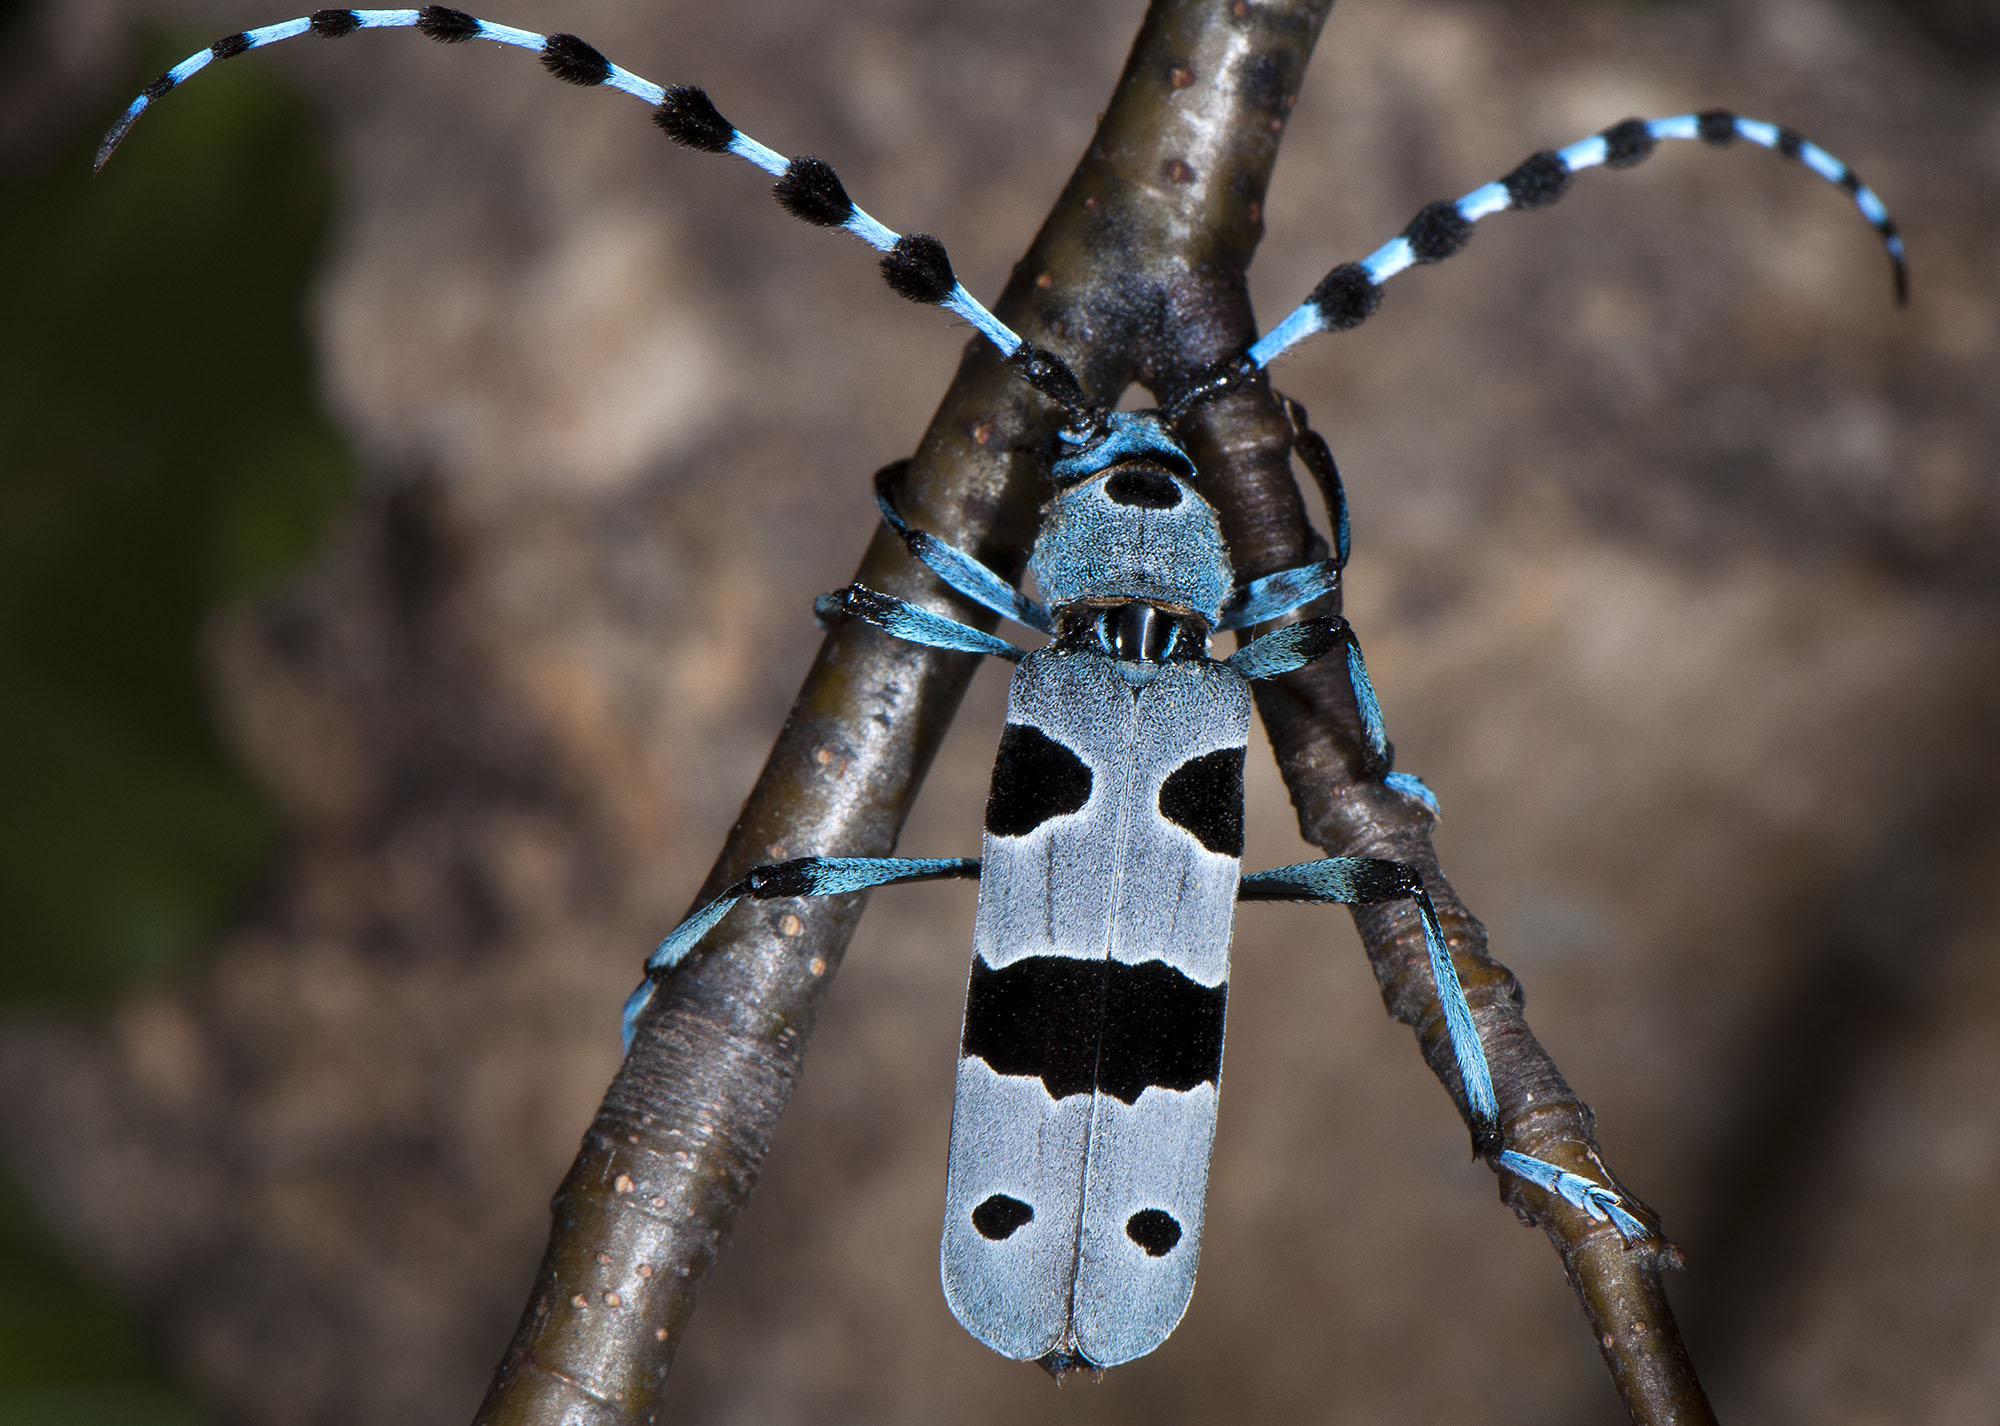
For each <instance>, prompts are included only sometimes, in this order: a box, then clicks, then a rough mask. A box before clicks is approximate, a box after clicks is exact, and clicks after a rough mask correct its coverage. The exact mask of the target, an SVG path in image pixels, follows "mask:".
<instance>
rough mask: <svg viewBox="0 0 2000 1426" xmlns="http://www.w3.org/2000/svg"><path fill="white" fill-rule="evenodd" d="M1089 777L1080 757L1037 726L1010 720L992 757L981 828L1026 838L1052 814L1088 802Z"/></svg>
mask: <svg viewBox="0 0 2000 1426" xmlns="http://www.w3.org/2000/svg"><path fill="white" fill-rule="evenodd" d="M1090 782H1091V778H1090V768H1089V767H1088V766H1087V765H1086V764H1085V763H1084V761H1083V759H1082V758H1080V757H1078V756H1077V755H1076V754H1075V753H1073V752H1071V751H1070V750H1069V749H1068V748H1066V747H1064V746H1063V745H1062V744H1061V743H1058V742H1057V741H1056V740H1055V739H1054V738H1051V737H1050V736H1049V735H1048V734H1047V733H1044V732H1043V731H1042V730H1041V729H1040V728H1037V727H1034V726H1032V725H1031V724H1027V723H1009V724H1008V725H1007V731H1006V732H1004V733H1002V734H1001V735H1000V754H999V756H998V757H997V758H995V759H994V762H993V790H992V793H991V794H990V795H989V796H988V797H987V799H986V830H987V831H989V832H991V833H992V834H993V835H994V836H996V837H1025V836H1027V835H1028V833H1030V832H1032V831H1034V830H1035V828H1037V827H1039V826H1041V825H1042V823H1044V822H1046V821H1048V820H1049V819H1050V818H1051V817H1062V816H1065V815H1067V814H1068V813H1071V812H1075V811H1078V810H1079V809H1081V808H1082V806H1083V804H1084V803H1086V802H1088V801H1090Z"/></svg>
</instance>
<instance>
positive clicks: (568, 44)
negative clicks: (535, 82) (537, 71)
mask: <svg viewBox="0 0 2000 1426" xmlns="http://www.w3.org/2000/svg"><path fill="white" fill-rule="evenodd" d="M542 68H543V69H546V70H547V71H548V72H549V73H550V74H553V75H554V76H555V77H556V78H557V79H560V80H561V81H562V82H563V83H565V84H580V85H582V86H583V87H584V88H586V89H588V88H590V87H591V86H592V85H595V84H602V83H603V82H604V81H605V80H607V79H609V78H610V77H611V61H610V60H608V59H606V58H605V57H604V56H603V55H602V54H600V53H598V51H597V48H596V46H594V45H592V44H589V43H588V42H586V41H584V40H580V39H578V38H577V37H576V36H575V35H562V34H557V35H550V36H549V38H548V41H547V42H546V43H545V44H543V46H542Z"/></svg>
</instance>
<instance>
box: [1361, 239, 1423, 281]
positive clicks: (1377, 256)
mask: <svg viewBox="0 0 2000 1426" xmlns="http://www.w3.org/2000/svg"><path fill="white" fill-rule="evenodd" d="M1416 263H1417V254H1416V250H1415V249H1414V248H1412V247H1411V246H1410V240H1409V239H1408V238H1391V239H1389V241H1388V242H1386V243H1384V244H1382V246H1381V247H1379V248H1377V249H1375V251H1374V252H1372V253H1370V254H1369V255H1368V256H1367V257H1365V258H1363V259H1361V265H1362V267H1364V268H1366V269H1367V271H1368V276H1369V277H1370V278H1372V279H1373V280H1374V281H1375V283H1376V285H1377V286H1380V285H1381V284H1382V283H1385V282H1387V281H1388V280H1389V279H1390V278H1392V277H1394V276H1395V275H1396V274H1397V273H1399V272H1401V271H1402V270H1403V269H1404V268H1407V267H1415V266H1416Z"/></svg>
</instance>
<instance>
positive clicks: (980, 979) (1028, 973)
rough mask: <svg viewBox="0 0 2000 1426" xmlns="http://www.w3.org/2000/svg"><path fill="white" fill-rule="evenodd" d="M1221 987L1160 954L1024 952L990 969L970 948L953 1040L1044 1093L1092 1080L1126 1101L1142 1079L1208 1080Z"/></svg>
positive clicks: (1061, 1092) (1085, 1089)
mask: <svg viewBox="0 0 2000 1426" xmlns="http://www.w3.org/2000/svg"><path fill="white" fill-rule="evenodd" d="M1228 994H1229V987H1228V986H1227V985H1226V984H1224V985H1218V986H1213V987H1210V986H1204V985H1199V984H1197V983H1196V982H1194V981H1192V980H1189V979H1188V978H1187V977H1186V976H1185V975H1182V974H1181V973H1180V972H1179V971H1177V970H1175V969H1174V968H1173V967H1172V966H1170V965H1167V964H1166V963H1165V962H1163V961H1145V962H1143V963H1142V964H1139V965H1136V966H1132V965H1125V964H1123V963H1122V962H1118V961H1108V960H1088V961H1086V960H1078V959H1076V958H1074V957H1072V956H1030V957H1027V958H1026V959H1024V960H1018V961H1015V962H1014V963H1013V964H1012V965H1010V966H1008V967H1007V968H1006V969H1005V970H993V969H992V968H990V967H989V966H988V965H987V964H986V962H985V961H984V960H983V959H980V958H978V957H975V958H974V959H973V962H972V983H971V985H970V986H969V987H968V989H967V991H966V997H965V1036H964V1039H963V1041H962V1043H961V1047H960V1048H961V1050H962V1052H963V1053H964V1054H967V1055H971V1056H974V1057H976V1058H978V1059H982V1060H984V1061H985V1062H986V1063H987V1065H988V1066H989V1067H990V1068H992V1070H993V1071H994V1072H995V1073H997V1074H1005V1075H1018V1076H1021V1077H1023V1078H1039V1079H1040V1080H1041V1081H1042V1087H1043V1088H1044V1089H1046V1090H1047V1091H1048V1093H1049V1097H1050V1098H1052V1099H1066V1098H1068V1097H1069V1096H1070V1095H1072V1094H1088V1093H1090V1092H1091V1091H1092V1090H1093V1089H1096V1090H1101V1091H1102V1092H1104V1093H1105V1094H1108V1095H1111V1096H1112V1097H1113V1098H1115V1099H1119V1100H1122V1101H1123V1102H1124V1103H1126V1104H1134V1103H1137V1102H1138V1099H1139V1096H1140V1094H1142V1093H1143V1092H1144V1091H1145V1090H1146V1089H1148V1088H1157V1089H1172V1090H1183V1091H1184V1090H1189V1089H1192V1088H1194V1087H1195V1086H1196V1085H1198V1084H1204V1083H1210V1084H1212V1083H1214V1082H1215V1079H1216V1077H1217V1076H1218V1075H1219V1074H1220V1073H1221V1071H1222V1026H1223V1015H1224V1011H1225V1009H1226V1007H1227V1002H1228Z"/></svg>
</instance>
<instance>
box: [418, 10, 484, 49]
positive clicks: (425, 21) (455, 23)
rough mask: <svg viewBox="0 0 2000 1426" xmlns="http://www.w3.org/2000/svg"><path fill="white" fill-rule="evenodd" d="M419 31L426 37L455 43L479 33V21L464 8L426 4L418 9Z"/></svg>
mask: <svg viewBox="0 0 2000 1426" xmlns="http://www.w3.org/2000/svg"><path fill="white" fill-rule="evenodd" d="M417 33H418V34H420V35H422V36H424V37H425V38H426V39H433V40H437V41H439V42H440V43H442V44H447V45H455V44H457V43H459V42H460V41H461V40H469V39H471V38H472V37H473V36H474V35H477V34H478V33H479V21H478V20H477V19H475V18H474V17H473V16H471V15H468V14H466V13H465V11H463V10H453V9H450V8H448V7H447V6H444V5H426V6H424V7H423V8H422V9H420V10H418V11H417Z"/></svg>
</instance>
